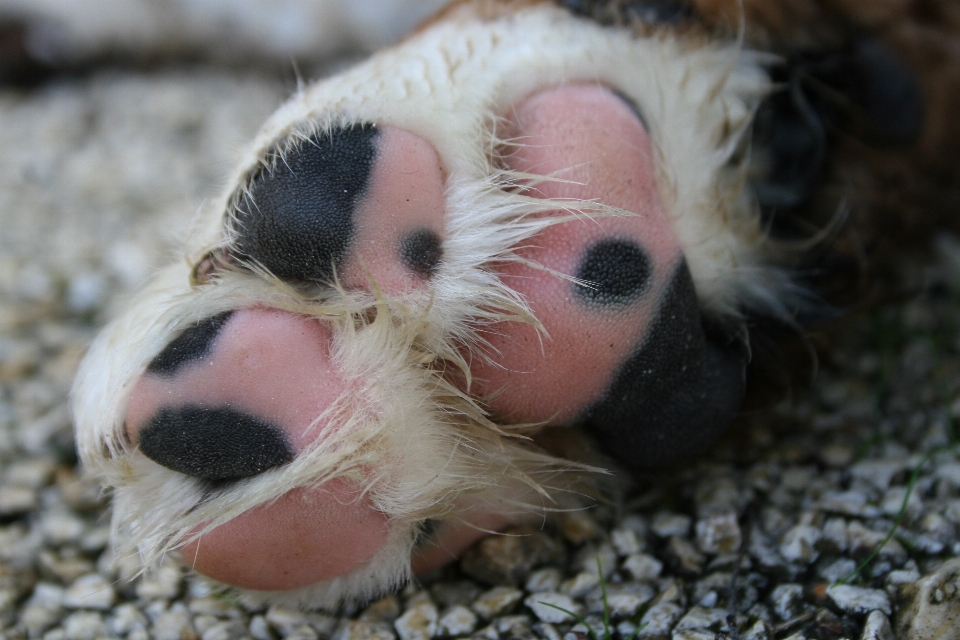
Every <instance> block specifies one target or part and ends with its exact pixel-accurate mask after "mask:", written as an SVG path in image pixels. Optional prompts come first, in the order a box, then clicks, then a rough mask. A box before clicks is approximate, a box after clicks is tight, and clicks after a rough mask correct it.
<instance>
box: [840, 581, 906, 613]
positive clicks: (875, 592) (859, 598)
mask: <svg viewBox="0 0 960 640" xmlns="http://www.w3.org/2000/svg"><path fill="white" fill-rule="evenodd" d="M827 597H828V598H830V601H831V602H833V604H835V605H836V606H837V608H839V609H840V610H841V611H845V612H847V613H853V614H857V615H860V614H866V613H870V612H871V611H882V612H884V613H885V614H887V615H890V614H891V613H892V611H893V609H892V607H891V606H890V598H889V596H887V594H886V593H885V592H884V591H881V590H879V589H865V588H863V587H852V586H850V585H844V584H840V585H833V586H831V587H828V588H827Z"/></svg>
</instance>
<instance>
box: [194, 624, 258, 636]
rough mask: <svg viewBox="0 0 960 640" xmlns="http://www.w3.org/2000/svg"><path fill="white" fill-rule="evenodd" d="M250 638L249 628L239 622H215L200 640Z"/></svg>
mask: <svg viewBox="0 0 960 640" xmlns="http://www.w3.org/2000/svg"><path fill="white" fill-rule="evenodd" d="M247 637H249V633H248V632H247V627H246V626H245V625H244V624H243V623H242V622H240V621H239V620H225V621H222V622H214V624H212V625H211V626H209V627H208V628H207V629H206V630H204V631H203V632H202V634H201V636H200V640H243V639H244V638H247Z"/></svg>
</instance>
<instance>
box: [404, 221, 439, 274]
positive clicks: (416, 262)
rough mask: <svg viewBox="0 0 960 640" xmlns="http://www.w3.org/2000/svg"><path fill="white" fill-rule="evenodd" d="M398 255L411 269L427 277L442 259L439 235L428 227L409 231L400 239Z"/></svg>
mask: <svg viewBox="0 0 960 640" xmlns="http://www.w3.org/2000/svg"><path fill="white" fill-rule="evenodd" d="M400 257H401V258H403V263H404V264H405V265H407V267H408V268H409V269H410V270H411V271H414V272H415V273H416V274H417V275H419V276H421V277H424V278H429V277H430V276H432V275H433V274H434V272H435V271H436V270H437V267H439V266H440V261H441V260H442V259H443V244H442V242H441V240H440V236H438V235H437V234H436V233H434V232H433V231H431V230H430V229H417V230H416V231H411V232H410V233H408V234H407V235H405V236H403V238H402V239H401V240H400Z"/></svg>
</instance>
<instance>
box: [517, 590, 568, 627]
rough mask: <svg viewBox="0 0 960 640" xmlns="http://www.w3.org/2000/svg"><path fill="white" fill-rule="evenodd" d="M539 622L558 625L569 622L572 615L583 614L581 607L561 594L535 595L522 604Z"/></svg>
mask: <svg viewBox="0 0 960 640" xmlns="http://www.w3.org/2000/svg"><path fill="white" fill-rule="evenodd" d="M523 603H524V604H525V605H527V607H528V608H529V609H530V610H531V611H533V613H534V615H536V616H537V618H538V619H539V620H540V621H541V622H550V623H552V624H559V623H562V622H571V621H573V620H574V615H573V614H576V615H580V614H582V613H583V607H582V606H581V605H579V604H577V603H576V602H574V600H573V599H572V598H571V597H570V596H566V595H564V594H562V593H535V594H533V595H530V596H527V599H526V600H524V602H523Z"/></svg>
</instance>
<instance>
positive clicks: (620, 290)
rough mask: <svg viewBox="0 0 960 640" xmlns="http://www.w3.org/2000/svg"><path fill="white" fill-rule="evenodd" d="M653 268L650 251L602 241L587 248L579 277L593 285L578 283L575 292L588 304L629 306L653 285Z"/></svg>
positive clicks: (614, 241)
mask: <svg viewBox="0 0 960 640" xmlns="http://www.w3.org/2000/svg"><path fill="white" fill-rule="evenodd" d="M652 273H653V268H652V266H651V265H650V258H649V257H648V256H647V254H646V252H645V251H644V250H643V249H642V248H641V247H640V246H639V245H637V244H636V243H635V242H630V241H628V240H616V239H607V240H601V241H599V242H597V243H596V244H594V245H593V246H592V247H590V248H589V249H587V252H586V254H585V255H584V257H583V260H582V261H581V262H580V267H579V268H578V269H577V274H576V277H577V278H578V279H579V280H582V281H584V282H587V283H590V285H591V286H584V285H580V284H575V285H574V286H573V287H574V288H573V290H574V293H575V294H576V295H577V297H578V298H580V300H581V301H582V302H584V303H585V304H590V305H597V304H599V305H604V306H608V305H625V304H630V303H631V302H633V301H635V300H636V299H637V298H639V297H640V296H641V295H643V293H644V292H645V291H646V290H647V288H648V287H649V286H650V277H651V275H652Z"/></svg>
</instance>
